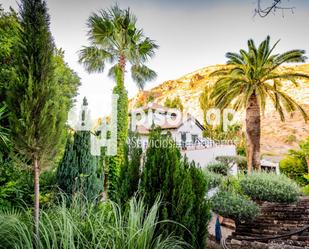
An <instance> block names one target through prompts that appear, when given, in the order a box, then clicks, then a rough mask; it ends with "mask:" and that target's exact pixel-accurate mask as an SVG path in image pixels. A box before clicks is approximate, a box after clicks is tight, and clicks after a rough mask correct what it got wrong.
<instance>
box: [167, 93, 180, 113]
mask: <svg viewBox="0 0 309 249" xmlns="http://www.w3.org/2000/svg"><path fill="white" fill-rule="evenodd" d="M164 106H165V107H168V108H175V109H179V110H180V111H183V105H182V102H181V99H180V97H179V96H177V97H175V98H174V99H170V98H166V100H165V102H164Z"/></svg>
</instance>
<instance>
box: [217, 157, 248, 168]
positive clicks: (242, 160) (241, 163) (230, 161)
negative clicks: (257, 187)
mask: <svg viewBox="0 0 309 249" xmlns="http://www.w3.org/2000/svg"><path fill="white" fill-rule="evenodd" d="M216 160H217V161H219V162H221V163H223V164H225V165H228V166H229V167H232V166H233V165H234V164H237V167H238V169H239V170H246V169H247V159H246V157H244V156H217V157H216Z"/></svg>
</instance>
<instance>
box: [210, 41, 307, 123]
mask: <svg viewBox="0 0 309 249" xmlns="http://www.w3.org/2000/svg"><path fill="white" fill-rule="evenodd" d="M277 44H278V42H277V43H275V45H274V46H271V45H270V37H269V36H268V37H267V38H266V39H265V40H264V41H263V42H262V43H261V44H260V45H259V46H258V47H257V46H256V45H255V43H254V41H253V40H249V41H248V51H245V50H241V51H240V53H239V54H238V53H227V54H226V57H227V59H228V61H227V64H228V66H227V67H224V68H222V69H218V70H217V71H215V72H213V73H212V74H211V76H212V77H218V78H217V81H216V83H215V85H214V88H213V92H212V94H211V97H213V98H214V102H215V106H217V107H218V108H226V107H227V106H229V105H230V104H231V102H232V100H235V101H234V108H235V109H236V110H239V109H240V108H247V106H248V101H249V99H250V96H252V94H255V95H256V97H257V98H258V102H259V103H261V109H262V110H264V109H265V104H266V98H267V97H270V99H271V100H272V102H273V104H274V106H275V107H276V110H277V111H278V112H279V114H280V117H281V119H284V112H283V110H284V108H285V109H286V110H287V111H288V112H292V111H296V110H299V111H300V112H301V114H302V115H303V116H304V118H305V119H306V120H307V114H306V112H305V111H304V109H303V108H302V107H301V106H300V105H298V104H297V102H296V101H295V100H293V99H292V98H291V97H289V96H288V95H287V94H286V93H284V91H283V90H282V84H281V83H280V80H289V81H292V82H293V83H294V84H296V85H297V82H296V81H295V80H296V79H299V78H303V79H308V78H309V76H308V75H306V74H302V73H297V72H292V71H289V72H287V71H280V70H277V68H278V67H279V66H280V65H282V64H283V63H292V62H293V63H294V62H305V60H306V57H305V55H304V54H305V51H304V50H297V49H295V50H291V51H288V52H285V53H282V54H272V52H273V50H274V49H275V47H276V46H277ZM235 81H237V84H234V82H235ZM257 82H258V84H257Z"/></svg>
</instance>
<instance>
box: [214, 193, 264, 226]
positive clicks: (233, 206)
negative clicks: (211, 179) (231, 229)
mask: <svg viewBox="0 0 309 249" xmlns="http://www.w3.org/2000/svg"><path fill="white" fill-rule="evenodd" d="M211 203H212V210H213V211H214V212H216V213H218V214H220V215H221V216H223V217H226V218H230V219H233V220H234V221H235V222H236V224H240V223H242V222H248V221H252V220H254V218H255V217H257V215H258V214H259V212H260V208H259V206H258V205H257V204H255V203H254V202H253V201H251V200H249V199H248V198H246V197H245V196H243V195H240V194H237V193H234V192H228V191H221V192H219V193H218V194H217V195H215V196H214V197H213V198H212V200H211Z"/></svg>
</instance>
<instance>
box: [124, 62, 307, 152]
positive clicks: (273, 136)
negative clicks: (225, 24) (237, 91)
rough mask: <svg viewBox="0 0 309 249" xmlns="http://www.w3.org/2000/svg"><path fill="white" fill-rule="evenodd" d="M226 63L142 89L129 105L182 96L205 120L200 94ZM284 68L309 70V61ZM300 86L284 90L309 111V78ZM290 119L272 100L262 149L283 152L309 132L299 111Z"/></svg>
mask: <svg viewBox="0 0 309 249" xmlns="http://www.w3.org/2000/svg"><path fill="white" fill-rule="evenodd" d="M224 66H225V65H214V66H208V67H205V68H202V69H199V70H196V71H194V72H192V73H189V74H186V75H184V76H183V77H180V78H179V79H176V80H168V81H165V82H163V83H162V84H160V85H158V86H157V87H154V88H152V89H151V90H149V91H144V92H140V93H139V94H138V95H137V96H135V97H134V98H133V99H131V100H130V104H129V108H130V109H132V108H134V107H136V106H140V105H141V104H145V103H147V102H148V101H153V102H155V103H158V104H162V105H164V102H165V100H166V98H167V97H169V98H170V99H171V98H176V97H178V96H179V97H180V99H181V101H182V104H183V107H184V112H187V113H191V114H192V115H194V116H195V117H196V118H197V119H198V120H200V121H201V122H203V113H202V110H201V108H200V104H199V97H200V95H201V93H202V91H203V89H204V88H205V86H207V85H209V86H212V84H213V83H214V82H215V79H214V78H210V77H209V74H210V73H211V72H213V71H214V70H216V69H218V68H220V67H224ZM280 70H295V71H298V72H302V73H307V74H309V64H302V65H294V66H284V67H282V68H280ZM298 83H299V87H298V88H295V87H291V83H289V82H283V84H284V90H286V92H287V93H288V94H290V95H291V96H292V97H293V98H295V100H297V102H298V103H300V104H301V105H302V106H303V107H304V108H305V110H306V111H307V113H309V80H308V81H299V82H298ZM286 117H287V118H286V121H285V122H281V121H280V117H279V115H278V113H276V112H275V110H274V108H273V106H272V105H271V103H270V102H269V103H268V104H267V107H266V111H265V114H264V115H263V117H262V141H261V142H262V152H263V153H264V154H270V155H282V154H284V153H286V152H287V151H288V150H289V149H291V148H296V147H297V142H298V141H299V140H301V139H304V138H305V137H307V136H309V124H308V123H307V124H306V123H305V122H304V120H303V119H302V117H301V115H300V114H299V113H294V114H293V116H292V117H290V116H289V115H287V116H286Z"/></svg>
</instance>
